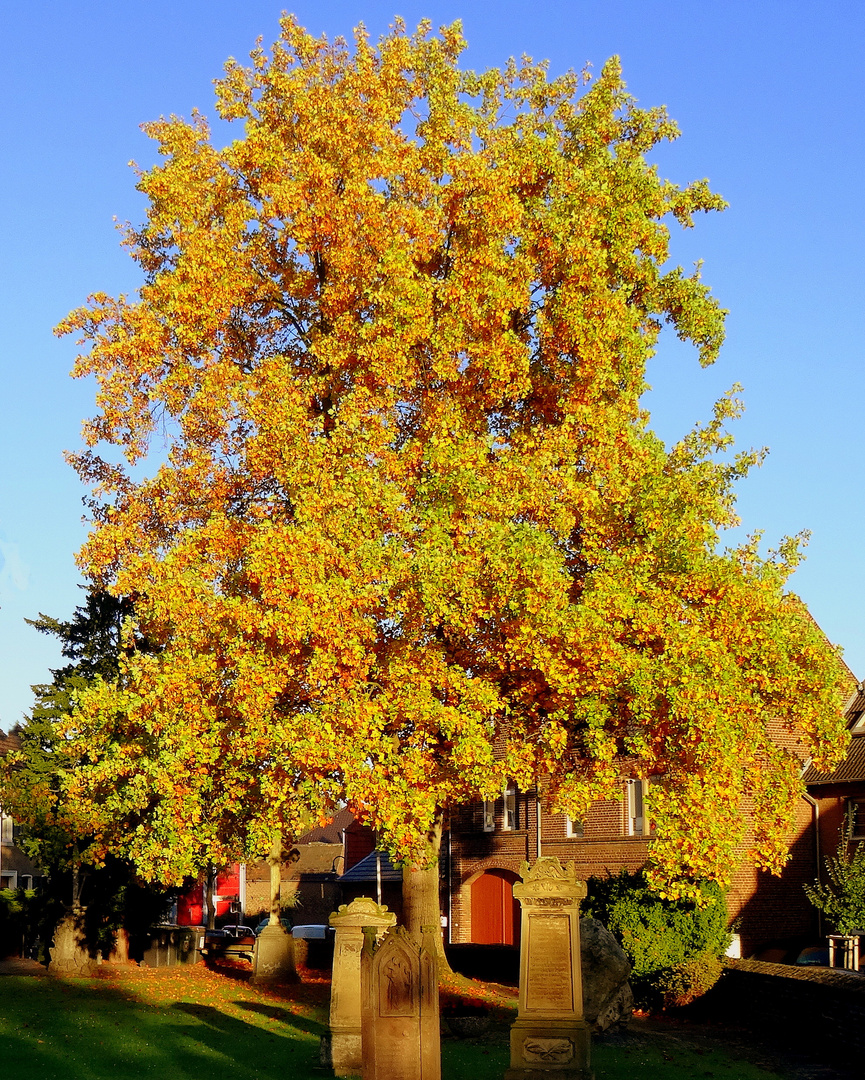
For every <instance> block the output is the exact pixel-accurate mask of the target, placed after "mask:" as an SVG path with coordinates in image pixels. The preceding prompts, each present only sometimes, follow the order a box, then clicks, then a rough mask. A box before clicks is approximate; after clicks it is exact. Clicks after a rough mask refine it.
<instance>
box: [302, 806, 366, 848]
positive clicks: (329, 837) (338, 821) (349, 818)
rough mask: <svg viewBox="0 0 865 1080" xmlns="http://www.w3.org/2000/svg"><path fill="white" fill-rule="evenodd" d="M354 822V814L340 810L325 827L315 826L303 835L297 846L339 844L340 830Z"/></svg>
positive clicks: (340, 839)
mask: <svg viewBox="0 0 865 1080" xmlns="http://www.w3.org/2000/svg"><path fill="white" fill-rule="evenodd" d="M353 821H354V814H352V812H351V811H350V810H340V811H339V813H337V814H335V815H334V817H333V820H332V821H331V822H329V823H328V824H327V825H317V826H316V827H315V828H314V829H310V830H309V832H308V833H304V834H303V836H301V837H300V839H299V840H297V841H296V843H298V844H341V843H342V830H343V829H344V828H346V826H348V825H350V824H351V823H352V822H353Z"/></svg>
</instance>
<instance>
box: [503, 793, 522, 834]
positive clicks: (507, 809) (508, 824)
mask: <svg viewBox="0 0 865 1080" xmlns="http://www.w3.org/2000/svg"><path fill="white" fill-rule="evenodd" d="M519 827H520V823H519V819H518V817H517V789H516V788H515V787H509V788H505V793H504V812H503V813H502V828H503V829H504V830H505V831H507V832H512V831H513V830H514V829H518V828H519Z"/></svg>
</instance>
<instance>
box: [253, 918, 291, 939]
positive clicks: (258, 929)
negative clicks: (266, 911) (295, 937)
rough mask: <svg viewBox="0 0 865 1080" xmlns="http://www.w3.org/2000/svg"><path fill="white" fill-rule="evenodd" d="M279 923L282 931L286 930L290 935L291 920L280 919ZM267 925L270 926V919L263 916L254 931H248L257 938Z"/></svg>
mask: <svg viewBox="0 0 865 1080" xmlns="http://www.w3.org/2000/svg"><path fill="white" fill-rule="evenodd" d="M279 921H280V923H281V924H282V927H283V929H284V930H287V931H288V932H289V933H291V919H285V918H282V919H280V920H279ZM269 924H270V917H269V916H268V915H265V917H264V918H263V919H262V920H261V922H260V923H259V924H258V926H256V928H255V930H254V931H253V930H250V933H254V934H255V936H256V937H258V935H259V934H260V933H261V931H262V930H263V929H264V928H265V926H268V925H269Z"/></svg>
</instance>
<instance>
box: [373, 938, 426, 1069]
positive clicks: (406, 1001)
mask: <svg viewBox="0 0 865 1080" xmlns="http://www.w3.org/2000/svg"><path fill="white" fill-rule="evenodd" d="M431 934H432V931H430V934H429V937H430V941H429V944H427V943H426V941H421V942H418V941H417V940H416V939H415V938H414V937H413V936H412V935H411V934H410V933H409V932H408V930H406V929H405V928H404V927H401V926H400V927H397V928H396V929H393V930H388V931H387V933H386V934H385V935H384V937H383V938H382V939H381V941H380V942H378V941H377V940H376V931H375V929H374V928H369V929H367V930H365V931H364V944H363V952H362V953H361V995H362V1031H363V1038H362V1044H363V1069H362V1076H363V1080H441V1032H440V1029H439V996H438V970H437V963H436V954H435V947H434V942H433V939H432V936H431ZM427 936H428V935H427V933H424V935H423V937H424V938H426V937H427Z"/></svg>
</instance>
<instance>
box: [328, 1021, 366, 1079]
mask: <svg viewBox="0 0 865 1080" xmlns="http://www.w3.org/2000/svg"><path fill="white" fill-rule="evenodd" d="M323 1046H324V1037H322V1047H323ZM329 1055H330V1060H329V1061H328V1064H329V1065H330V1067H331V1068H332V1069H333V1071H334V1074H335V1075H336V1076H356V1075H357V1074H358V1073H359V1072H360V1068H359V1067H358V1062H361V1063H362V1062H363V1047H362V1044H361V1032H360V1028H347V1029H345V1030H340V1029H339V1028H334V1029H333V1030H332V1031H331V1032H330V1048H329ZM361 1067H362V1066H361Z"/></svg>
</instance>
